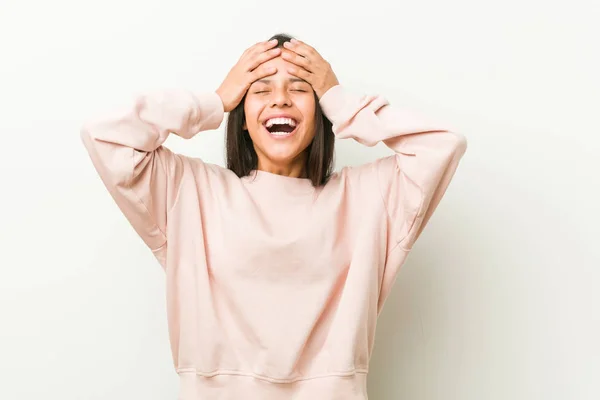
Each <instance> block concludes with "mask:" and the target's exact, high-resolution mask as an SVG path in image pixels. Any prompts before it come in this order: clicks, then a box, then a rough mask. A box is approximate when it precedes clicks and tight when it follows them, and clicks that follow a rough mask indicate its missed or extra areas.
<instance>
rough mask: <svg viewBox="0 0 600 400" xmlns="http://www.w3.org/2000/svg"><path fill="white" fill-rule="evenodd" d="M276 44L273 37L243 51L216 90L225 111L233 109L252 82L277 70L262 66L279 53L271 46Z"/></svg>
mask: <svg viewBox="0 0 600 400" xmlns="http://www.w3.org/2000/svg"><path fill="white" fill-rule="evenodd" d="M276 45H277V39H273V40H271V41H270V42H260V43H257V44H255V45H254V46H252V47H250V48H248V49H247V50H246V51H244V53H243V54H242V56H241V57H240V59H239V60H238V62H237V63H236V64H235V65H234V66H233V68H232V69H231V71H229V73H228V74H227V77H225V80H224V81H223V83H222V84H221V86H219V88H218V89H217V91H216V92H217V94H218V95H219V97H221V101H222V102H223V107H224V109H225V112H229V111H231V110H233V109H234V108H235V107H236V106H237V105H238V104H239V103H240V101H242V99H243V98H244V95H245V94H246V91H248V88H249V87H250V85H251V84H252V82H254V81H257V80H259V79H262V78H264V77H266V76H269V75H273V74H274V73H275V72H277V68H275V67H271V68H269V69H267V68H265V67H264V66H262V64H263V63H264V62H265V61H268V60H270V59H272V58H275V57H277V56H279V54H281V49H280V48H275V49H274V48H273V47H274V46H276Z"/></svg>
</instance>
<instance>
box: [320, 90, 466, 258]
mask: <svg viewBox="0 0 600 400" xmlns="http://www.w3.org/2000/svg"><path fill="white" fill-rule="evenodd" d="M320 103H321V107H322V108H323V112H324V113H325V115H326V116H327V117H328V118H329V119H330V120H331V122H332V123H333V130H334V133H335V134H336V136H337V137H338V138H353V139H355V140H356V141H358V142H360V143H362V144H364V145H366V146H373V145H375V144H377V143H378V142H383V143H385V144H386V145H387V146H388V147H390V148H391V149H392V150H394V152H395V153H396V154H395V155H394V156H392V157H387V158H384V159H381V160H378V161H377V162H376V171H377V179H378V183H379V187H380V190H381V195H382V198H383V201H384V203H385V206H386V209H387V212H388V218H389V220H390V230H391V231H390V233H391V235H392V246H391V247H390V249H389V251H392V250H393V249H394V248H395V247H397V246H401V247H402V248H404V249H405V250H409V249H410V248H412V246H413V244H414V242H415V241H416V240H417V238H418V237H419V235H420V234H421V232H422V230H423V228H424V227H425V225H426V224H427V222H428V220H429V218H430V217H431V215H432V214H433V212H434V211H435V209H436V207H437V206H438V204H439V202H440V200H441V199H442V196H443V195H444V193H445V192H446V189H447V188H448V185H449V184H450V181H451V179H452V177H453V175H454V173H455V171H456V169H457V167H458V163H459V160H460V159H461V157H462V156H463V154H464V153H465V150H466V148H467V142H466V139H465V138H464V136H462V135H460V134H458V133H455V132H450V131H448V130H446V129H443V128H442V127H440V126H436V125H434V124H432V123H431V122H428V121H426V119H425V118H423V117H419V116H417V115H416V114H414V113H411V112H409V111H408V110H404V109H402V108H395V107H393V106H391V105H390V104H389V103H388V101H387V100H386V99H385V98H383V97H381V96H362V97H361V96H357V95H354V94H351V93H349V92H348V91H346V90H345V89H344V88H343V87H342V86H340V85H337V86H334V87H332V88H331V89H329V90H328V91H327V92H326V93H325V94H324V95H323V96H322V97H321V99H320Z"/></svg>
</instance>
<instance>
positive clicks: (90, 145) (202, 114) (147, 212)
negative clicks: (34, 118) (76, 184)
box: [81, 90, 224, 261]
mask: <svg viewBox="0 0 600 400" xmlns="http://www.w3.org/2000/svg"><path fill="white" fill-rule="evenodd" d="M132 103H133V104H131V105H130V106H129V107H125V108H122V109H117V110H114V112H111V113H110V116H107V117H103V118H101V119H99V120H97V121H94V122H92V121H88V122H86V123H85V124H84V125H83V127H82V128H81V139H82V140H83V144H84V146H85V148H86V149H87V152H88V153H89V156H90V158H91V161H92V163H93V165H94V167H95V169H96V171H97V172H98V174H99V176H100V178H101V180H102V182H103V183H104V185H105V186H106V188H107V189H108V191H109V192H110V194H111V196H112V197H113V199H114V200H115V202H116V204H117V205H118V207H119V208H120V209H121V211H122V212H123V214H124V215H125V217H126V218H127V219H128V220H129V222H130V224H131V225H132V226H133V228H134V229H135V231H136V232H137V233H138V234H139V235H140V237H141V238H142V239H143V241H144V242H145V243H146V245H148V247H149V248H150V249H151V250H152V251H153V252H154V254H155V255H156V256H157V258H159V260H160V259H161V258H162V255H163V254H161V257H159V254H158V251H159V250H161V249H165V248H166V246H165V245H166V241H167V239H166V230H167V212H168V211H169V208H170V207H171V206H172V203H173V202H174V200H175V198H176V196H177V193H178V191H179V186H180V184H181V181H182V173H183V168H184V166H183V162H184V160H183V159H184V157H183V156H181V155H178V154H175V153H173V152H171V151H170V150H169V149H167V148H166V147H164V146H163V145H162V144H163V142H164V141H165V140H166V139H167V137H168V135H169V134H170V133H174V134H176V135H179V136H181V137H183V138H185V139H190V138H192V137H193V136H194V135H195V134H196V133H198V132H200V131H204V130H209V129H216V128H218V127H219V126H220V124H221V122H222V120H223V114H224V111H223V104H222V102H221V99H220V98H219V96H218V95H217V94H216V93H201V94H198V93H193V92H191V91H186V90H164V91H155V92H153V93H147V94H144V95H141V96H138V97H137V98H136V99H135V100H134V101H133V102H132ZM161 261H164V260H161Z"/></svg>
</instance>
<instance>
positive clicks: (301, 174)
mask: <svg viewBox="0 0 600 400" xmlns="http://www.w3.org/2000/svg"><path fill="white" fill-rule="evenodd" d="M257 169H258V170H260V171H265V172H269V173H271V174H276V175H283V176H288V177H290V178H305V177H306V176H305V170H304V157H299V158H298V159H297V160H294V161H293V162H291V163H286V164H279V163H275V162H273V161H271V160H264V159H263V160H261V159H259V160H258V168H257Z"/></svg>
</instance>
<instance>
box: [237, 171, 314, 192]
mask: <svg viewBox="0 0 600 400" xmlns="http://www.w3.org/2000/svg"><path fill="white" fill-rule="evenodd" d="M244 179H245V180H246V181H247V183H249V184H251V185H265V186H268V187H269V188H270V189H272V190H277V189H284V190H285V191H288V192H293V193H308V192H313V191H314V190H315V187H314V186H313V184H312V181H311V180H310V179H308V178H296V177H292V176H286V175H279V174H275V173H272V172H267V171H263V170H259V169H255V170H252V171H251V172H250V173H249V174H248V175H247V176H245V177H244Z"/></svg>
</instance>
